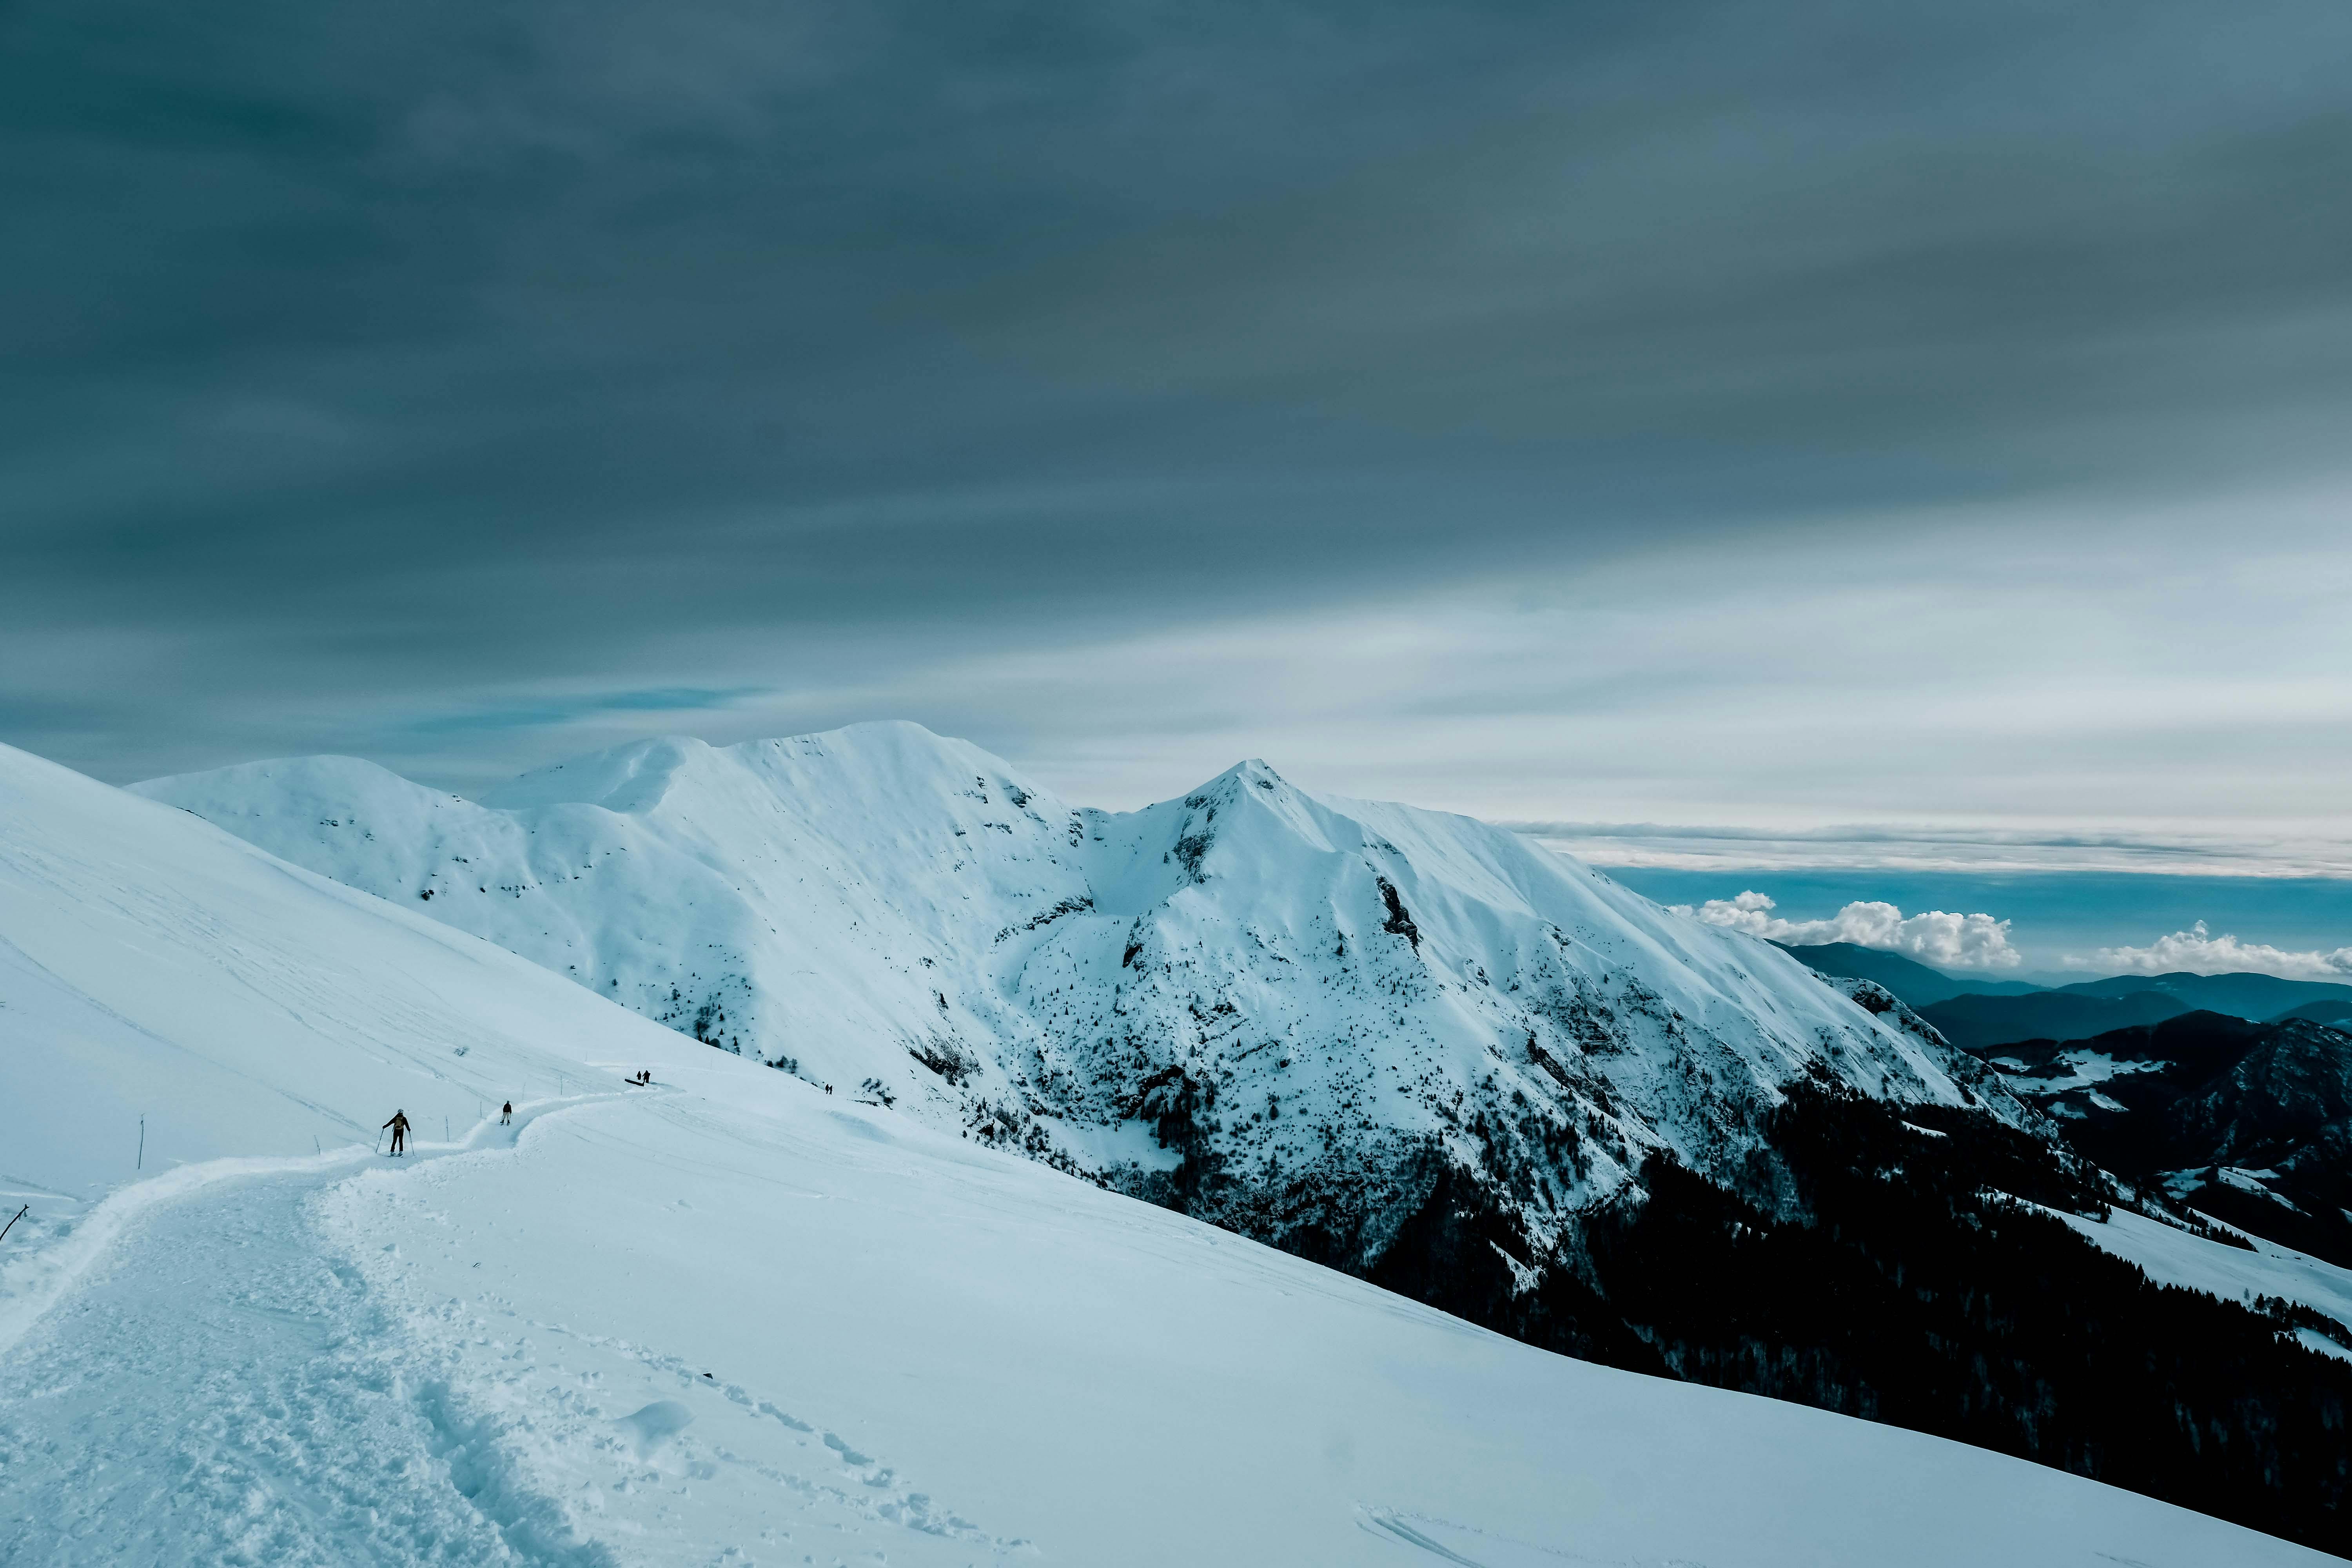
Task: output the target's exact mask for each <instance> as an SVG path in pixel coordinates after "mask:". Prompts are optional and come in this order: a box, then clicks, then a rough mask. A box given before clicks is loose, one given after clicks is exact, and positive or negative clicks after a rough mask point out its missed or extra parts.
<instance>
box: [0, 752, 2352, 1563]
mask: <svg viewBox="0 0 2352 1568" xmlns="http://www.w3.org/2000/svg"><path fill="white" fill-rule="evenodd" d="M1251 787H1255V786H1254V785H1253V786H1251ZM992 793H993V792H992ZM992 805H993V803H992ZM982 809H989V808H982ZM1016 809H1017V808H1016ZM1227 816H1228V814H1227V813H1225V812H1221V813H1220V821H1221V822H1222V821H1224V820H1226V818H1227ZM1391 837H1393V834H1392V835H1391ZM632 842H634V841H632ZM613 848H614V854H616V855H617V854H620V853H622V852H623V851H622V849H621V847H620V846H619V844H618V843H615V844H614V846H613ZM626 852H627V853H631V854H635V853H637V852H639V851H638V850H637V849H636V848H635V847H631V848H630V849H628V850H627V851H626ZM547 864H549V865H557V864H562V862H561V861H560V860H551V861H549V862H547ZM1212 869H1213V867H1212ZM480 885H482V886H484V887H488V886H491V885H492V884H490V883H488V881H485V882H484V883H482V884H480ZM1398 885H1399V887H1400V888H1401V889H1402V887H1403V884H1402V883H1399V884H1398ZM479 896H480V897H483V898H486V899H487V898H488V897H489V896H490V895H489V894H488V893H484V894H481V895H479ZM1405 896H1410V894H1409V893H1408V894H1406V895H1405ZM434 901H435V902H436V903H437V902H438V901H439V899H438V897H437V896H436V900H434ZM1413 912H1414V916H1415V918H1416V920H1418V919H1419V918H1420V910H1414V911H1413ZM1433 918H1434V917H1433ZM1426 941H1427V938H1426V937H1424V942H1426ZM592 991H593V987H592V986H588V985H573V984H566V983H565V982H563V981H562V980H559V979H557V978H555V977H554V976H553V975H551V974H550V973H547V972H546V971H545V970H543V969H541V967H539V966H537V965H535V964H532V963H526V962H524V961H522V960H520V959H518V958H516V957H514V956H513V955H511V954H510V953H508V952H503V951H501V950H500V949H499V947H497V946H494V945H493V944H491V943H488V942H482V941H479V940H478V939H476V938H473V937H471V936H468V935H466V934H465V933H463V932H460V931H453V930H450V929H448V928H447V927H446V926H443V925H440V924H437V923H436V922H435V921H430V920H427V919H425V918H424V915H423V913H422V910H420V909H419V908H418V902H417V900H415V899H414V898H413V897H411V898H409V899H407V900H404V903H403V904H401V905H392V904H387V903H385V902H383V901H382V900H376V899H373V898H371V897H368V896H366V895H364V894H362V893H358V892H354V891H352V890H351V889H347V888H344V887H341V886H339V885H337V884H335V883H333V882H330V881H328V880H325V879H321V878H320V877H317V876H315V875H313V874H311V873H310V872H307V871H305V870H302V869H300V868H297V867H294V866H292V865H289V864H288V863H286V862H284V861H282V860H279V859H277V858H273V857H271V856H269V855H268V854H265V853H263V852H261V851H259V850H257V849H255V848H253V847H250V846H248V845H246V844H244V843H241V842H239V841H237V840H236V839H235V838H232V837H229V836H228V835H226V834H223V833H221V832H218V831H216V830H215V829H214V828H212V827H210V826H206V825H205V824H203V823H200V822H196V821H193V820H191V819H190V818H188V817H187V816H183V815H181V814H179V813H177V812H173V811H170V810H166V809H163V808H162V807H160V806H157V805H153V804H152V803H149V802H146V801H142V800H139V799H136V798H133V797H131V796H130V795H125V794H123V793H122V792H120V791H116V790H112V789H109V788H107V787H105V786H103V785H100V784H96V783H94V782H92V781H90V780H88V779H85V778H81V777H79V776H78V775H75V774H73V773H68V772H67V771H66V770H64V769H62V768H58V767H54V766H51V765H49V764H47V763H41V762H38V761H37V760H36V759H33V758H30V757H27V756H26V755H25V754H24V753H22V752H15V751H11V750H9V749H8V748H5V747H0V1066H5V1091H0V1184H5V1188H6V1189H7V1191H8V1193H9V1195H10V1197H11V1202H10V1205H9V1209H10V1211H11V1212H13V1211H14V1209H15V1208H16V1205H18V1204H24V1205H27V1206H28V1208H29V1211H30V1212H29V1213H28V1214H27V1215H26V1217H25V1218H24V1219H22V1220H20V1221H19V1222H18V1223H17V1224H16V1226H15V1228H14V1229H13V1230H12V1231H10V1232H9V1233H8V1235H7V1236H6V1237H5V1241H0V1477H5V1485H0V1561H5V1562H7V1563H54V1564H58V1565H60V1568H73V1565H80V1564H92V1565H112V1564H118V1563H271V1564H280V1563H283V1564H327V1563H386V1564H392V1563H398V1564H411V1563H415V1564H450V1565H456V1564H466V1565H468V1568H473V1565H479V1564H514V1565H523V1564H542V1565H543V1564H557V1563H562V1564H572V1565H576V1568H611V1565H614V1564H619V1563H629V1564H644V1565H648V1568H668V1565H671V1564H678V1565H685V1564H698V1563H746V1564H753V1563H806V1562H814V1563H877V1562H888V1563H902V1564H913V1565H917V1568H922V1565H930V1564H936V1565H939V1568H954V1565H962V1564H971V1563H1131V1564H1137V1565H1149V1564H1159V1563H1169V1564H1177V1563H1185V1564H1191V1563H1334V1564H1362V1565H1364V1568H1381V1565H1382V1564H1396V1563H1414V1562H1431V1563H1483V1564H1486V1568H1535V1565H1537V1564H1557V1563H1562V1562H1609V1563H1661V1562H1685V1563H1696V1562H1705V1563H1709V1564H1713V1565H1715V1568H1786V1565H1789V1564H1795V1563H1895V1562H1900V1563H1914V1564H1919V1565H1922V1568H1933V1565H1944V1564H1949V1565H1952V1568H1958V1565H1961V1564H1971V1563H1994V1562H1998V1563H2018V1564H2032V1565H2041V1564H2049V1565H2052V1568H2073V1565H2075V1564H2084V1563H2104V1562H2132V1563H2147V1564H2149V1565H2151V1568H2200V1565H2203V1564H2210V1563H2244V1564H2248V1565H2256V1564H2264V1565H2267V1564H2279V1565H2281V1568H2284V1565H2286V1564H2303V1563H2319V1562H2322V1561H2325V1560H2326V1559H2323V1558H2321V1557H2320V1556H2319V1555H2318V1554H2317V1553H2316V1552H2311V1551H2309V1550H2306V1549H2305V1548H2301V1547H2296V1546H2292V1545H2289V1544H2287V1543H2286V1542H2283V1541H2279V1540H2276V1539H2274V1538H2272V1537H2267V1536H2264V1535H2261V1534H2257V1533H2255V1532H2254V1531H2252V1530H2249V1529H2245V1528H2242V1527H2240V1526H2236V1525H2231V1524H2224V1523H2222V1522H2221V1521H2217V1520H2214V1519H2210V1518H2206V1517H2202V1516H2200V1515H2198V1514H2194V1513H2190V1512H2188V1511H2186V1510H2182V1509H2179V1508H2175V1507H2171V1506H2168V1505H2166V1504H2164V1503H2160V1502H2157V1501H2155V1500H2151V1499H2148V1498H2146V1497H2141V1496H2137V1495H2134V1494H2132V1493H2129V1492H2126V1491H2121V1490H2118V1489H2115V1488H2113V1487H2108V1486H2102V1485H2099V1484H2097V1483H2095V1482H2094V1481H2090V1480H2086V1479H2082V1478H2080V1477H2077V1476H2071V1475H2066V1474H2063V1473H2062V1472H2060V1471H2057V1470H2054V1469H2050V1468H2043V1467H2041V1466H2037V1465H2032V1464H2028V1463H2024V1462H2022V1461H2021V1460H2018V1459H2014V1458H2005V1457H2003V1456H2000V1455H1998V1454H1994V1453H1990V1452H1987V1451H1984V1450H1983V1449H1979V1448H1970V1447H1964V1446H1962V1445H1959V1444H1957V1443H1952V1442H1947V1441H1942V1440H1939V1439H1937V1438H1934V1437H1928V1436H1921V1435H1919V1434H1917V1433H1915V1432H1906V1431H1903V1430H1899V1429H1897V1428H1895V1427H1893V1426H1885V1425H1881V1424H1878V1423H1874V1422H1866V1421H1860V1420H1854V1419H1852V1418H1849V1417H1845V1416H1840V1415H1831V1414H1827V1413H1825V1412H1822V1411H1818V1410H1809V1409H1804V1408H1801V1407H1799V1406H1796V1405H1788V1404H1781V1403H1777V1402H1773V1401H1769V1400H1760V1399H1749V1398H1743V1397H1740V1396H1738V1395H1737V1394H1727V1393H1723V1392H1720V1391H1717V1390H1715V1389H1710V1388H1705V1387H1698V1386H1694V1385H1691V1384H1676V1383H1672V1382H1668V1381H1665V1380H1663V1379H1658V1378H1651V1377H1643V1376H1637V1375H1633V1374H1630V1373H1622V1372H1617V1371H1612V1370H1610V1369H1607V1368H1603V1367H1598V1366H1592V1365H1590V1364H1586V1363H1580V1362H1575V1361H1570V1360H1569V1359H1566V1358H1564V1357H1561V1356H1557V1355H1552V1354H1549V1353H1546V1352H1541V1351H1538V1350H1534V1349H1531V1348H1529V1347H1528V1346H1525V1345H1521V1344H1516V1343H1513V1342H1510V1341H1508V1340H1505V1339H1503V1338H1500V1337H1498V1336H1496V1335H1493V1334H1488V1333H1483V1332H1480V1331H1476V1330H1474V1329H1471V1328H1468V1327H1467V1326H1465V1324H1463V1323H1461V1322H1460V1321H1455V1320H1452V1319H1448V1318H1445V1317H1444V1316H1442V1315H1441V1314H1438V1313H1435V1312H1433V1311H1430V1310H1426V1309H1424V1308H1422V1307H1418V1306H1415V1305H1414V1304H1412V1303H1411V1302H1409V1301H1405V1300H1401V1299H1399V1298H1397V1297H1395V1296H1392V1295H1390V1294H1388V1293H1386V1292H1384V1291H1381V1290H1379V1289H1374V1288H1373V1287H1371V1286H1370V1285H1367V1284H1364V1283H1362V1282H1360V1281H1358V1280H1354V1279H1347V1278H1344V1277H1342V1276H1339V1275H1338V1274H1334V1273H1332V1272H1330V1271H1328V1270H1326V1269H1324V1268H1318V1267H1316V1266H1314V1265H1313V1264H1310V1263H1307V1262H1304V1261H1301V1260H1300V1259H1297V1258H1290V1257H1286V1256H1283V1255H1281V1254H1279V1253H1276V1252H1272V1251H1269V1250H1267V1249H1265V1248H1264V1247H1257V1246H1255V1245H1254V1244H1252V1243H1250V1242H1247V1241H1244V1240H1239V1239H1237V1238H1235V1237H1232V1236H1230V1235H1227V1234H1224V1233H1222V1232H1219V1231H1216V1230H1213V1229H1212V1228H1210V1227H1208V1226H1202V1225H1199V1224H1196V1223H1194V1222H1192V1221H1191V1220H1189V1219H1187V1218H1185V1217H1183V1216H1181V1215H1174V1214H1170V1213H1167V1212H1165V1211H1163V1210H1160V1209H1158V1208H1154V1207H1152V1206H1150V1205H1143V1204H1139V1203H1135V1202H1132V1201H1130V1200H1129V1199H1127V1198H1125V1197H1122V1196H1120V1195H1118V1194H1110V1193H1105V1192H1100V1191H1097V1190H1095V1189H1093V1188H1092V1187H1090V1186H1088V1185H1087V1184H1084V1183H1080V1182H1076V1181H1073V1180H1071V1179H1069V1178H1068V1177H1066V1176H1065V1175H1062V1174H1060V1173H1055V1172H1054V1171H1051V1170H1048V1169H1045V1168H1044V1167H1043V1166H1041V1165H1039V1164H1037V1163H1034V1162H1031V1161H1026V1160H1022V1159H1016V1158H1013V1157H1011V1156H1010V1155H1008V1154H1005V1153H1002V1152H995V1151H991V1150H986V1149H982V1148H977V1147H975V1146H973V1145H972V1144H971V1142H968V1141H963V1140H960V1139H958V1138H957V1137H956V1136H954V1135H953V1134H951V1133H942V1132H940V1131H936V1130H933V1129H929V1128H925V1127H923V1126H921V1125H919V1124H917V1123H915V1122H912V1121H908V1119H907V1118H905V1117H903V1116H899V1115H897V1114H892V1113H887V1112H884V1111H880V1110H874V1109H870V1108H866V1107H860V1106H857V1105H854V1104H851V1103H849V1102H847V1100H845V1098H844V1097H843V1096H840V1095H835V1096H834V1097H832V1098H827V1097H826V1096H825V1095H824V1093H823V1091H822V1089H818V1088H815V1087H813V1086H811V1085H809V1084H805V1083H803V1082H800V1081H798V1080H796V1079H793V1078H792V1077H790V1076H787V1075H785V1074H782V1073H779V1072H772V1071H768V1070H765V1069H763V1068H761V1067H759V1066H757V1065H755V1064H754V1063H753V1062H751V1060H750V1059H749V1058H738V1057H735V1056H733V1055H730V1054H728V1053H724V1052H719V1051H713V1050H710V1049H709V1048H707V1047H703V1046H700V1045H698V1044H695V1043H694V1042H693V1041H691V1040H690V1039H688V1038H686V1037H683V1036H680V1035H677V1034H675V1033H673V1032H670V1031H667V1030H664V1029H661V1028H657V1027H655V1026H652V1025H651V1024H649V1023H647V1022H646V1020H645V1019H643V1018H641V1017H639V1016H635V1015H633V1014H632V1013H630V1012H628V1011H626V1010H625V1009H623V1008H621V1007H617V1006H614V1005H610V1004H608V1003H606V1002H604V1001H600V1000H599V999H598V998H597V997H595V996H594V995H593V994H592ZM636 1068H651V1069H652V1070H653V1073H654V1077H655V1079H656V1084H655V1086H654V1087H653V1088H651V1089H637V1090H630V1089H624V1088H623V1083H624V1079H625V1077H626V1076H628V1075H629V1074H631V1073H633V1072H634V1070H635V1069H636ZM508 1098H511V1099H512V1100H514V1101H515V1102H516V1109H517V1112H518V1115H517V1122H518V1125H516V1126H514V1127H505V1126H501V1125H500V1124H499V1119H498V1117H497V1110H498V1108H499V1105H500V1104H501V1103H502V1102H503V1101H504V1100H506V1099H508ZM1399 1098H1400V1099H1402V1098H1403V1097H1399ZM394 1106H401V1107H404V1108H405V1109H406V1110H407V1112H408V1114H409V1117H410V1119H411V1121H412V1122H413V1123H414V1124H415V1127H416V1129H417V1131H418V1135H419V1142H420V1146H419V1147H418V1148H417V1149H415V1151H414V1152H412V1154H411V1156H410V1157H408V1158H405V1159H403V1160H400V1161H393V1160H389V1159H385V1158H381V1157H378V1156H376V1155H375V1154H373V1152H372V1143H373V1140H374V1139H375V1138H376V1137H377V1136H378V1135H379V1134H378V1127H379V1123H380V1122H381V1121H383V1119H384V1118H385V1117H387V1116H388V1115H389V1114H390V1112H391V1110H392V1109H393V1108H394ZM486 1108H487V1110H488V1114H487V1115H484V1114H481V1113H482V1112H483V1111H484V1110H485V1109H486ZM142 1113H144V1142H143V1143H142V1142H141V1141H140V1140H141V1131H142ZM477 1117H478V1120H475V1118H477ZM445 1119H446V1127H447V1131H446V1133H445V1131H444V1128H445ZM2181 1245H2183V1246H2188V1247H2196V1248H2201V1249H2202V1252H2203V1254H2207V1255H2210V1258H2211V1259H2217V1260H2218V1263H2216V1262H2208V1263H2207V1265H2206V1266H2207V1267H2221V1268H2226V1267H2227V1266H2228V1264H2229V1262H2230V1260H2231V1259H2232V1258H2236V1257H2238V1256H2240V1255H2239V1254H2237V1253H2235V1252H2233V1251H2232V1250H2231V1249H2230V1248H2226V1247H2218V1246H2214V1245H2212V1244H2210V1243H2202V1242H2194V1243H2192V1242H2189V1241H2186V1240H2183V1241H2182V1243H2181Z"/></svg>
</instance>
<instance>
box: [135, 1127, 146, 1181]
mask: <svg viewBox="0 0 2352 1568" xmlns="http://www.w3.org/2000/svg"><path fill="white" fill-rule="evenodd" d="M146 1168H147V1118H146V1117H145V1116H144V1115H142V1116H141V1117H140V1118H139V1163H138V1165H137V1167H136V1169H139V1170H142V1171H143V1170H145V1169H146Z"/></svg>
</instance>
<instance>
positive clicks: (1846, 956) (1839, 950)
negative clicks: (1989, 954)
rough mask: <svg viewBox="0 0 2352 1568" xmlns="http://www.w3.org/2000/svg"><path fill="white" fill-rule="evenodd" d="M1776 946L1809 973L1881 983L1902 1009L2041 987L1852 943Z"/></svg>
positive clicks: (2035, 991)
mask: <svg viewBox="0 0 2352 1568" xmlns="http://www.w3.org/2000/svg"><path fill="white" fill-rule="evenodd" d="M1777 945H1780V946H1782V947H1786V948H1787V949H1788V951H1789V952H1790V953H1792V954H1794V955H1795V956H1796V958H1797V960H1798V962H1799V963H1803V964H1804V965H1805V966H1806V967H1807V968H1809V969H1816V970H1819V971H1820V972H1821V973H1823V974H1837V975H1843V976H1846V977H1848V978H1850V979H1854V980H1867V981H1871V982H1872V983H1874V984H1879V985H1884V986H1885V987H1886V989H1887V990H1889V991H1892V992H1893V993H1895V995H1897V996H1899V997H1901V998H1902V999H1903V1001H1904V1003H1905V1005H1907V1006H1911V1007H1915V1008H1916V1007H1927V1006H1930V1005H1934V1004H1935V1003H1937V1002H1948V1001H1949V1000H1951V999H1952V998H1953V997H1955V996H1974V995H1982V996H2025V995H2038V994H2041V992H2042V990H2043V989H2044V987H2042V986H2040V985H2034V984H2029V983H2027V982H2025V981H2022V980H1988V979H1981V978H1979V977H1978V976H1975V975H1966V976H1962V975H1957V974H1947V973H1944V972H1943V971H1942V970H1940V969H1930V968H1928V967H1927V965H1926V964H1924V963H1919V962H1918V961H1917V960H1916V959H1909V958H1906V957H1904V956H1903V955H1902V954H1901V953H1899V952H1887V951H1886V950H1885V949H1884V948H1877V947H1864V946H1862V945H1860V944H1859V943H1857V942H1820V943H1816V944H1813V945H1810V946H1801V945H1790V944H1789V943H1786V942H1782V943H1779V944H1777Z"/></svg>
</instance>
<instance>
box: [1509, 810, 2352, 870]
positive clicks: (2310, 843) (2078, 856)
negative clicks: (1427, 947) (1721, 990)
mask: <svg viewBox="0 0 2352 1568" xmlns="http://www.w3.org/2000/svg"><path fill="white" fill-rule="evenodd" d="M1504 826H1508V827H1510V828H1511V829H1512V830H1513V831H1514V832H1517V833H1522V834H1525V835H1527V836H1528V837H1530V838H1534V839H1537V840H1539V841H1540V842H1542V843H1544V844H1546V845H1548V846H1549V847H1552V848H1554V849H1558V850H1560V851H1562V852H1563V853H1566V854H1570V855H1573V856H1575V857H1576V858H1578V859H1580V860H1583V861H1586V862H1588V863H1589V864H1591V865H1595V866H1606V867H1622V868H1651V869H1671V870H1690V871H1704V870H1714V869H1718V868H1721V869H1730V868H1738V869H1742V870H1759V871H1764V870H1769V871H1797V870H1863V869H1873V868H1884V869H1888V870H1904V871H1953V872H1973V873H1992V872H2002V871H2138V872H2146V873H2148V874H2150V875H2158V876H2171V877H2196V876H2213V877H2263V876H2269V877H2352V841H2347V840H2345V839H2341V838H2329V837H2318V836H2316V835H2304V834H2297V835H2287V834H2275V835H2263V834H2257V833H2242V834H2236V835H2231V834H2221V833H2193V832H2179V833H2172V834H2158V833H2099V832H2089V831H2084V832H2063V831H2042V832H2032V831H2022V830H2017V829H2007V828H1997V827H1948V826H1919V825H1905V824H1885V823H1875V824H1874V823H1857V824H1847V825H1843V826H1827V827H1811V828H1794V827H1738V826H1710V825H1701V824H1690V825H1684V824H1675V823H1659V822H1512V823H1507V824H1505V825H1504Z"/></svg>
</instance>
